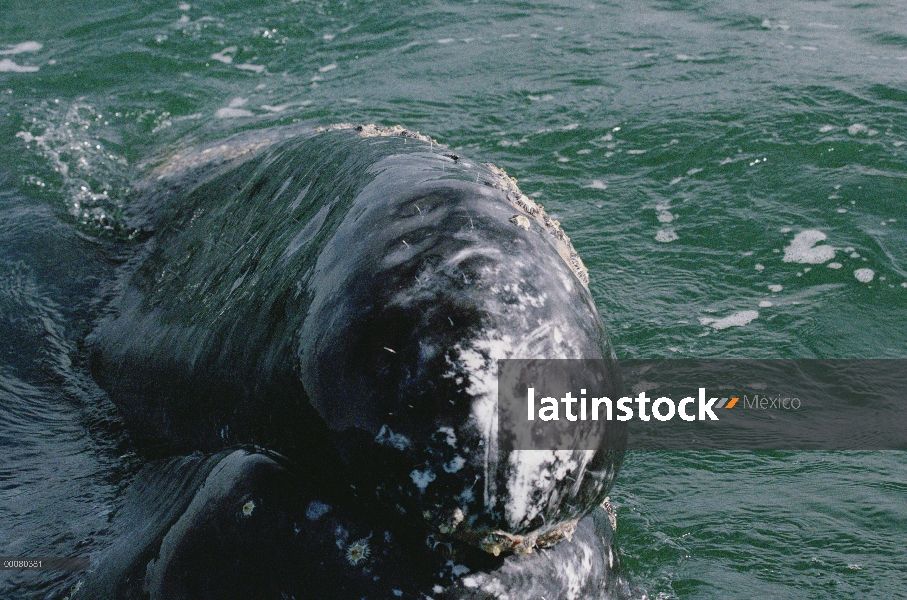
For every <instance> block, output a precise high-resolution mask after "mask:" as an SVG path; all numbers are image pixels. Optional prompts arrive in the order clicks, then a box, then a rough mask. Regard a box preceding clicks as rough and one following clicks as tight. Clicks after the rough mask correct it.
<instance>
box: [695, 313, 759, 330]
mask: <svg viewBox="0 0 907 600" xmlns="http://www.w3.org/2000/svg"><path fill="white" fill-rule="evenodd" d="M758 317H759V311H757V310H741V311H740V312H735V313H734V314H732V315H730V316H729V317H725V318H723V319H712V318H711V317H700V319H699V323H700V324H702V325H710V326H711V327H712V329H727V328H728V327H743V326H744V325H747V324H748V323H750V322H751V321H753V320H754V319H757V318H758Z"/></svg>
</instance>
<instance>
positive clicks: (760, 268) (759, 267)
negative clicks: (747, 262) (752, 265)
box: [756, 263, 765, 271]
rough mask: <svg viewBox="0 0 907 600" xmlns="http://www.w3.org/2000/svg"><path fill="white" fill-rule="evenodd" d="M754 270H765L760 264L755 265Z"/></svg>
mask: <svg viewBox="0 0 907 600" xmlns="http://www.w3.org/2000/svg"><path fill="white" fill-rule="evenodd" d="M756 270H757V271H764V270H765V265H762V264H760V263H756Z"/></svg>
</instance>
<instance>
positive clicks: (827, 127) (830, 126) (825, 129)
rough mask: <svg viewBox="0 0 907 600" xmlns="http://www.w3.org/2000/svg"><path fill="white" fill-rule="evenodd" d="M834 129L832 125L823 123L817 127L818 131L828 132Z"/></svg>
mask: <svg viewBox="0 0 907 600" xmlns="http://www.w3.org/2000/svg"><path fill="white" fill-rule="evenodd" d="M834 130H835V126H834V125H823V126H822V127H820V128H819V133H828V132H829V131H834Z"/></svg>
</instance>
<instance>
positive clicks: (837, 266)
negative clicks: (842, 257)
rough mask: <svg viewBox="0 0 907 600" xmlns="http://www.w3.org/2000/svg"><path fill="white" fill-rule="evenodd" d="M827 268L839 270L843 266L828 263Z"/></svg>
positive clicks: (836, 263)
mask: <svg viewBox="0 0 907 600" xmlns="http://www.w3.org/2000/svg"><path fill="white" fill-rule="evenodd" d="M827 266H828V268H829V269H840V268H841V267H843V266H844V265H842V264H841V263H839V262H830V263H828V265H827Z"/></svg>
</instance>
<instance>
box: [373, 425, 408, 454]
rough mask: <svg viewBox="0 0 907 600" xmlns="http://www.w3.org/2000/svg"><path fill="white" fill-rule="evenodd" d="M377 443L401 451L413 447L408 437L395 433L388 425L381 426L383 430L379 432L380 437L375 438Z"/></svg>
mask: <svg viewBox="0 0 907 600" xmlns="http://www.w3.org/2000/svg"><path fill="white" fill-rule="evenodd" d="M375 441H376V442H377V443H379V444H381V445H382V446H390V447H391V448H396V449H397V450H401V451H403V450H406V449H407V448H409V447H411V446H412V442H411V441H410V440H409V438H408V437H406V436H405V435H403V434H402V433H394V432H393V431H392V430H391V428H390V427H388V426H387V425H382V426H381V430H380V431H378V435H376V436H375Z"/></svg>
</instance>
